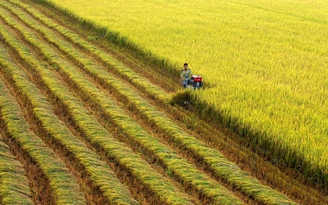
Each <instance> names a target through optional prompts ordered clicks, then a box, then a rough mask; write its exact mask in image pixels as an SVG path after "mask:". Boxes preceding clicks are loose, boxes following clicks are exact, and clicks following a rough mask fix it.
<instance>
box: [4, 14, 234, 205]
mask: <svg viewBox="0 0 328 205" xmlns="http://www.w3.org/2000/svg"><path fill="white" fill-rule="evenodd" d="M7 19H8V17H7ZM8 21H9V22H10V20H8ZM12 21H13V20H12ZM16 27H17V28H19V30H20V31H21V32H22V34H24V36H25V38H26V40H27V41H29V42H30V43H31V44H33V46H35V47H37V48H39V49H40V50H41V51H42V52H43V54H44V56H45V57H46V58H47V60H48V61H49V63H50V64H52V65H56V68H57V69H59V70H60V72H61V73H62V74H64V75H66V77H68V78H69V81H70V82H73V83H74V84H75V85H76V86H77V87H79V88H80V89H79V90H80V92H81V93H84V94H85V95H86V96H88V97H90V100H94V102H95V103H97V104H98V105H100V104H101V106H102V107H103V108H104V112H105V113H107V114H108V115H109V116H110V117H112V118H113V120H114V122H115V123H116V124H117V125H118V126H119V127H121V129H122V130H123V132H125V133H126V134H127V135H128V136H130V137H131V139H133V140H134V141H136V142H137V143H138V144H140V145H141V146H142V147H144V149H146V150H149V151H150V152H151V153H154V155H155V156H156V157H157V158H158V159H159V160H161V161H162V163H164V164H165V166H166V167H167V169H169V170H171V171H172V172H173V173H174V175H176V176H178V178H179V179H180V181H182V182H183V183H184V184H186V185H188V186H191V187H193V189H195V190H197V191H198V193H199V194H200V195H205V197H207V198H209V199H211V200H213V201H216V202H217V203H234V204H236V203H238V201H239V199H238V198H236V197H234V196H233V195H231V193H230V192H229V191H228V190H226V189H225V188H224V187H223V186H222V185H220V184H219V183H217V182H215V181H214V180H211V179H210V178H209V177H207V176H206V175H204V174H203V173H202V172H199V171H198V170H197V169H196V167H194V166H193V165H190V164H189V163H188V162H187V161H186V160H184V159H183V158H181V157H180V156H178V155H177V154H176V153H175V152H174V151H172V150H171V149H169V148H168V147H166V146H164V145H162V144H161V143H160V142H159V141H158V139H156V138H154V137H152V136H151V135H150V134H148V133H147V132H146V131H144V130H143V129H142V127H141V126H140V125H138V124H137V123H136V122H135V121H134V120H133V119H132V118H131V117H129V116H128V115H127V114H125V112H124V110H122V109H121V108H119V107H118V106H117V105H116V103H115V102H114V101H112V100H110V99H109V98H108V96H107V95H105V93H103V92H102V91H101V90H99V89H97V88H96V86H95V85H94V84H92V83H91V82H89V80H88V79H87V78H86V77H85V76H84V75H83V74H81V73H80V72H79V71H78V70H77V69H76V68H74V66H73V65H71V64H69V63H68V62H66V61H65V59H63V58H62V57H61V56H60V55H58V54H57V53H56V51H55V50H54V49H52V48H51V47H49V46H48V45H46V44H45V43H42V42H40V41H38V40H37V39H34V38H31V37H30V35H31V33H30V32H29V29H28V28H26V27H21V26H16ZM49 35H50V34H49ZM52 37H54V38H55V39H56V37H55V36H52ZM229 201H230V202H229Z"/></svg>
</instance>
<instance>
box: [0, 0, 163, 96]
mask: <svg viewBox="0 0 328 205" xmlns="http://www.w3.org/2000/svg"><path fill="white" fill-rule="evenodd" d="M10 2H12V3H14V4H17V5H19V6H21V7H22V8H24V9H26V10H27V11H28V12H29V13H30V14H31V15H33V16H34V17H35V18H37V19H38V20H39V21H41V22H43V23H44V24H45V25H47V26H49V27H50V28H52V29H54V30H56V31H58V32H59V33H60V34H62V35H63V36H65V37H66V38H68V39H69V40H71V41H72V42H73V43H74V44H76V45H78V46H80V47H82V48H83V49H85V50H87V51H88V52H90V53H92V54H93V55H95V56H97V57H98V59H100V60H101V61H102V62H103V63H104V64H107V65H108V66H109V69H108V70H111V72H113V70H114V71H116V72H115V73H116V74H118V75H120V76H121V77H122V78H124V79H126V80H128V81H129V82H131V83H132V84H133V85H135V86H137V87H141V88H142V89H144V90H146V91H147V92H148V93H149V94H152V95H153V96H155V97H156V98H160V99H162V100H168V99H169V94H167V93H166V92H165V91H164V90H163V89H162V88H160V87H158V86H156V85H154V84H152V83H151V82H149V80H148V79H147V78H144V77H142V76H140V75H139V74H138V73H136V72H135V71H134V70H132V69H130V68H128V67H126V66H124V65H123V64H122V63H121V62H119V61H118V60H117V59H115V58H113V57H112V56H110V55H109V54H108V53H106V52H104V51H103V50H102V49H101V48H99V47H97V46H95V45H93V44H91V43H89V42H88V41H85V40H84V39H83V38H81V37H80V36H79V35H77V34H75V33H74V32H72V31H70V30H68V29H66V28H65V27H63V26H61V25H59V24H56V23H55V22H54V21H53V20H51V19H49V18H47V17H46V16H44V15H42V14H41V13H40V12H38V11H37V10H36V9H34V8H32V7H31V6H29V5H26V4H24V3H22V2H20V1H16V0H10ZM3 5H4V6H6V7H7V8H10V9H12V10H15V13H16V14H19V15H20V16H21V18H22V19H26V20H27V19H29V20H32V19H31V18H30V17H29V16H28V15H27V14H26V13H22V11H19V10H17V9H15V8H14V7H13V6H11V5H10V4H8V3H5V2H3ZM17 12H18V13H17ZM26 23H28V24H29V25H30V26H31V27H33V28H34V29H37V30H39V29H40V26H39V23H36V22H35V21H33V23H32V22H31V21H26Z"/></svg>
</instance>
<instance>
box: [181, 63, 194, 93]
mask: <svg viewBox="0 0 328 205" xmlns="http://www.w3.org/2000/svg"><path fill="white" fill-rule="evenodd" d="M183 67H184V69H183V70H182V71H181V75H180V84H181V85H182V86H183V87H184V88H186V87H187V86H188V85H189V83H190V82H191V76H192V72H191V70H190V69H189V68H188V63H185V64H184V65H183Z"/></svg>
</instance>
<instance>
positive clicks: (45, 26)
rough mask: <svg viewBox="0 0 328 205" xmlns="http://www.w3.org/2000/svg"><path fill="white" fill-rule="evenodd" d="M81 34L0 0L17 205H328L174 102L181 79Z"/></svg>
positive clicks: (30, 5)
mask: <svg viewBox="0 0 328 205" xmlns="http://www.w3.org/2000/svg"><path fill="white" fill-rule="evenodd" d="M81 27H82V25H80V24H79V23H77V22H76V20H74V18H70V17H66V16H64V15H63V14H62V13H61V12H60V11H58V10H56V9H54V8H52V7H50V6H49V5H47V4H38V3H34V2H33V1H24V0H9V1H0V46H1V49H0V54H1V55H0V90H1V95H0V111H1V112H0V117H1V118H0V126H1V132H0V137H1V138H0V146H1V145H2V144H3V146H4V147H5V151H6V153H5V154H2V152H4V151H2V152H0V161H1V160H6V163H10V161H9V162H8V160H9V159H10V160H12V161H13V162H12V163H13V166H17V167H19V169H18V171H17V175H18V174H19V175H21V176H23V177H25V175H26V177H27V178H26V180H27V181H28V184H27V183H26V184H22V186H21V187H19V189H21V190H22V191H21V193H24V194H20V195H19V197H20V198H19V199H20V200H24V201H25V200H26V204H31V203H35V204H39V203H41V204H42V203H43V204H45V203H46V204H65V203H70V204H72V203H75V204H85V203H88V204H328V199H327V198H326V197H325V196H324V194H322V193H320V192H318V191H317V190H315V189H314V188H311V187H309V186H305V185H303V184H302V183H303V179H302V178H301V177H298V175H297V173H294V172H293V171H291V170H280V169H279V168H278V167H276V166H274V165H273V164H271V163H270V162H268V161H266V160H265V159H264V158H263V157H261V156H259V155H257V154H254V153H253V152H252V151H251V149H250V148H248V147H247V146H246V145H245V142H244V141H243V140H242V139H241V138H240V137H238V136H237V135H236V134H234V133H232V132H230V131H228V130H226V129H224V128H223V127H222V126H220V125H217V124H212V123H211V122H205V121H204V120H202V119H200V118H199V117H198V116H197V114H195V113H194V112H192V110H188V109H186V108H185V107H184V106H180V105H178V104H174V103H171V101H170V100H171V98H172V95H174V93H175V92H177V91H178V89H179V85H178V83H177V82H176V81H177V79H178V78H177V77H172V76H170V75H171V74H166V73H165V72H164V71H163V70H160V69H159V68H155V67H154V68H153V67H149V66H147V65H146V64H145V63H144V62H143V61H142V60H140V59H138V57H135V56H134V55H133V54H131V53H129V52H128V51H124V50H123V49H122V48H119V47H117V46H114V45H112V44H110V43H109V42H107V41H106V40H104V39H102V38H100V37H98V36H97V34H95V33H93V32H92V30H90V31H88V30H86V29H82V28H81ZM17 119H19V121H17V122H16V123H15V120H17ZM18 122H19V123H20V124H18ZM21 125H23V126H21ZM15 126H16V127H15ZM17 130H19V133H22V135H20V134H18V132H17ZM31 141H33V143H30V144H28V143H29V142H31ZM7 147H9V148H7ZM17 147H20V148H19V149H18V151H15V152H13V150H15V149H16V148H17ZM38 147H39V148H40V150H39V151H36V149H38ZM1 150H3V149H0V151H1ZM10 152H12V153H10ZM10 155H13V156H14V157H16V158H17V159H18V161H19V162H16V161H15V158H14V157H8V156H10ZM49 162H56V163H49ZM20 163H21V164H22V165H21V164H20ZM31 169H33V170H35V171H34V172H33V173H32V174H31V172H30V170H31ZM2 170H3V169H2V168H1V166H0V174H1V173H2V172H3V171H2ZM51 170H53V172H51ZM24 172H25V174H24ZM295 176H296V177H297V178H296V179H294V178H295ZM1 177H2V175H0V187H1V186H2V178H1ZM6 177H12V178H13V179H16V180H17V176H16V175H15V173H13V174H12V176H9V175H8V176H6ZM15 177H16V178H15ZM36 180H37V181H38V183H36V182H35V181H36ZM59 184H62V185H61V186H59ZM3 186H6V188H8V189H9V190H10V189H14V188H13V186H10V185H6V184H4V185H3ZM64 189H66V190H68V192H65V191H63V190H64ZM29 191H30V193H29ZM8 193H12V195H13V194H15V190H11V192H8ZM1 194H2V193H1V192H0V202H4V203H6V201H5V200H4V199H2V198H1V197H2V195H1ZM9 196H11V195H10V194H9ZM11 197H12V196H11ZM9 199H10V198H9ZM10 200H11V199H10ZM32 201H33V202H32ZM8 203H9V202H8Z"/></svg>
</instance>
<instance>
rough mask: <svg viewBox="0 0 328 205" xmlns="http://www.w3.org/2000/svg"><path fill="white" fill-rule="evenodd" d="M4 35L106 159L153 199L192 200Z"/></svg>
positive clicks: (162, 200) (160, 200) (165, 200)
mask: <svg viewBox="0 0 328 205" xmlns="http://www.w3.org/2000/svg"><path fill="white" fill-rule="evenodd" d="M4 35H5V37H6V40H7V42H8V43H9V44H10V45H11V46H12V47H13V48H15V49H16V51H17V53H18V54H19V55H20V56H21V57H22V58H23V59H24V60H25V61H26V62H27V63H28V64H29V65H30V68H31V72H32V73H36V75H35V76H36V78H38V77H39V79H40V80H41V81H42V82H43V83H44V85H46V86H45V87H47V88H46V89H47V90H50V91H51V93H52V94H53V95H54V96H56V98H57V99H59V100H60V101H61V102H62V103H63V104H64V105H65V107H67V109H68V112H69V113H70V115H71V116H72V119H74V121H75V123H76V125H77V127H78V129H80V130H81V131H83V133H84V135H85V137H86V138H87V141H90V142H91V144H92V145H93V146H94V147H97V148H98V149H99V150H102V151H103V152H105V155H106V157H107V158H109V159H110V160H115V161H117V163H118V164H120V165H123V167H125V169H127V170H129V172H130V173H131V174H132V175H133V176H134V177H135V178H136V179H138V180H139V182H138V184H139V185H140V186H147V187H149V188H148V189H149V190H150V191H151V193H150V194H151V196H152V197H153V198H157V199H158V200H154V202H157V203H166V204H190V203H191V201H190V200H189V199H188V197H187V195H186V194H183V193H181V192H180V191H179V190H178V189H177V188H176V187H175V185H174V184H172V183H171V182H170V181H169V180H167V179H165V178H164V177H163V176H162V175H160V174H159V173H157V172H156V171H155V170H153V169H152V168H151V167H150V165H149V164H148V163H147V162H146V161H144V160H143V159H141V157H140V156H139V155H137V154H135V153H133V152H132V150H131V149H129V148H128V147H126V146H124V144H122V143H120V142H118V141H117V140H116V139H115V138H113V136H112V135H111V134H110V133H109V132H108V131H107V130H106V129H105V128H103V127H102V126H101V125H100V124H99V122H97V119H95V118H94V117H93V116H92V115H91V114H90V113H89V112H88V111H87V110H86V109H85V108H84V107H83V105H82V103H81V102H80V101H79V100H78V99H77V98H75V97H74V96H73V94H72V93H70V92H69V91H68V90H67V89H66V88H65V87H64V86H63V85H62V83H61V82H60V81H59V80H58V79H57V78H56V76H55V74H54V73H53V72H52V71H51V70H49V69H48V68H47V66H46V65H45V64H41V63H39V60H38V59H37V58H36V57H35V56H34V55H33V52H32V51H31V50H30V49H29V48H27V47H26V46H24V45H23V44H21V43H20V42H19V41H18V40H17V39H15V38H14V37H12V36H10V34H9V33H6V34H4ZM22 51H24V52H22ZM155 196H156V197H155Z"/></svg>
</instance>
